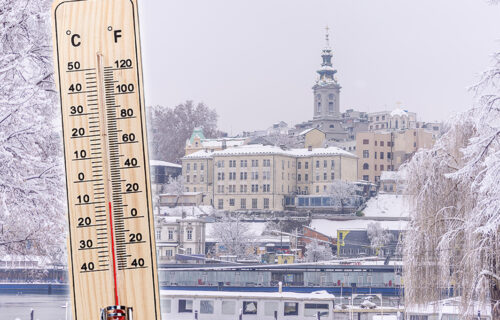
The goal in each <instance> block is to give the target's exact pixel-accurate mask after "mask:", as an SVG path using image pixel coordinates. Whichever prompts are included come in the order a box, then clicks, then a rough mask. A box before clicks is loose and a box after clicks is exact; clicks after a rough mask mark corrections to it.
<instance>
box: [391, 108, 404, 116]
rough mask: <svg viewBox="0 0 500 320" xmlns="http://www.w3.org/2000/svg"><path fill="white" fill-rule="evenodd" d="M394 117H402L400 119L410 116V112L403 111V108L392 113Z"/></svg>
mask: <svg viewBox="0 0 500 320" xmlns="http://www.w3.org/2000/svg"><path fill="white" fill-rule="evenodd" d="M394 116H400V117H403V116H408V111H406V110H403V109H401V108H397V109H394V110H392V111H391V117H394Z"/></svg>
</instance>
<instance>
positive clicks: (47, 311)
mask: <svg viewBox="0 0 500 320" xmlns="http://www.w3.org/2000/svg"><path fill="white" fill-rule="evenodd" d="M67 302H68V310H67V312H68V315H67V320H69V319H71V316H70V314H71V306H70V304H69V299H68V297H67V296H65V295H43V294H22V295H14V294H0V319H2V320H30V319H31V318H30V313H31V309H33V310H34V319H35V320H66V303H67Z"/></svg>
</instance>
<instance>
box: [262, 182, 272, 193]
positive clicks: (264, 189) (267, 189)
mask: <svg viewBox="0 0 500 320" xmlns="http://www.w3.org/2000/svg"><path fill="white" fill-rule="evenodd" d="M262 192H271V185H270V184H263V185H262Z"/></svg>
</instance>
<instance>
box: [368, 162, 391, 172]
mask: <svg viewBox="0 0 500 320" xmlns="http://www.w3.org/2000/svg"><path fill="white" fill-rule="evenodd" d="M392 167H394V166H393V165H387V170H388V171H390V170H391V168H392ZM385 168H386V167H385V166H384V165H383V164H381V165H380V167H379V166H377V165H374V169H375V171H378V169H380V171H384V170H385ZM369 169H370V165H369V164H368V163H366V162H365V163H363V170H369Z"/></svg>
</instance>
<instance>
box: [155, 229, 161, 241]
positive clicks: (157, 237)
mask: <svg viewBox="0 0 500 320" xmlns="http://www.w3.org/2000/svg"><path fill="white" fill-rule="evenodd" d="M160 238H161V230H156V239H157V240H160Z"/></svg>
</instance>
